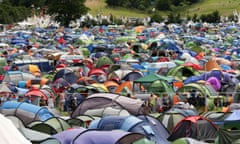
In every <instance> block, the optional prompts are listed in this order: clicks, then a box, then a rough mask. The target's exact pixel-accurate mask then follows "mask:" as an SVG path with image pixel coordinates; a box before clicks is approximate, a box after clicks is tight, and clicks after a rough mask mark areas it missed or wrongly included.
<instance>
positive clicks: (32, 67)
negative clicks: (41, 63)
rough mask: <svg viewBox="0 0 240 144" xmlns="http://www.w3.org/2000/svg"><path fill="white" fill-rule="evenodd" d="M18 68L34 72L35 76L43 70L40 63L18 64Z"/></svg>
mask: <svg viewBox="0 0 240 144" xmlns="http://www.w3.org/2000/svg"><path fill="white" fill-rule="evenodd" d="M18 69H19V70H20V71H23V72H29V73H32V74H33V75H35V76H40V75H41V70H40V69H39V67H38V65H32V64H27V65H23V66H18Z"/></svg>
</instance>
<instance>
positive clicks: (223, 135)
mask: <svg viewBox="0 0 240 144" xmlns="http://www.w3.org/2000/svg"><path fill="white" fill-rule="evenodd" d="M239 138H240V130H227V129H222V128H219V129H218V137H217V138H216V140H215V144H233V143H236V142H237V140H239Z"/></svg>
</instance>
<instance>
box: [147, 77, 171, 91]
mask: <svg viewBox="0 0 240 144" xmlns="http://www.w3.org/2000/svg"><path fill="white" fill-rule="evenodd" d="M147 90H148V91H149V92H152V93H154V94H158V95H159V94H161V93H164V92H166V93H167V94H173V93H174V90H173V88H172V86H171V85H170V84H168V83H167V82H166V81H163V80H156V81H154V82H153V83H152V84H150V85H149V86H148V87H147Z"/></svg>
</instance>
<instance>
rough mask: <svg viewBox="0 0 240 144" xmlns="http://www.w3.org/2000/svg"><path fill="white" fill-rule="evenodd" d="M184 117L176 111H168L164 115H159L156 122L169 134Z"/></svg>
mask: <svg viewBox="0 0 240 144" xmlns="http://www.w3.org/2000/svg"><path fill="white" fill-rule="evenodd" d="M184 118H185V116H184V115H183V114H181V113H179V112H177V111H174V110H168V111H166V112H164V113H161V114H160V115H159V116H158V118H157V119H158V120H160V121H161V122H162V124H163V125H164V126H165V127H166V128H167V129H168V131H169V132H171V131H172V129H173V128H174V127H175V126H176V125H177V124H178V122H180V121H181V120H183V119H184Z"/></svg>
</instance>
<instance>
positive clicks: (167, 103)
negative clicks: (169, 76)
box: [157, 93, 171, 112]
mask: <svg viewBox="0 0 240 144" xmlns="http://www.w3.org/2000/svg"><path fill="white" fill-rule="evenodd" d="M157 106H158V112H164V111H167V110H169V109H170V108H171V99H170V97H169V96H168V95H167V94H166V93H163V94H162V97H159V98H158V99H157Z"/></svg>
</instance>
